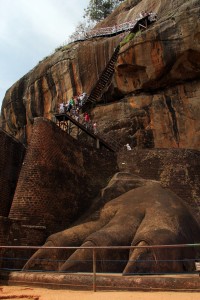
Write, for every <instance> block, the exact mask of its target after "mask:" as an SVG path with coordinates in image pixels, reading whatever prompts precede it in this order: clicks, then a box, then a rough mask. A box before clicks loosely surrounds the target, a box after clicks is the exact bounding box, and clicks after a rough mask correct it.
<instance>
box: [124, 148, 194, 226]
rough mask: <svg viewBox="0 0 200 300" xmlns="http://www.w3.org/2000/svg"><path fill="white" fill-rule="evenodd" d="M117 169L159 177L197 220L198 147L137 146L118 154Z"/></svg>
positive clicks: (147, 176) (145, 176)
mask: <svg viewBox="0 0 200 300" xmlns="http://www.w3.org/2000/svg"><path fill="white" fill-rule="evenodd" d="M118 165H119V168H120V170H122V171H124V170H128V171H131V172H133V173H135V174H137V175H139V176H141V177H142V178H145V179H154V180H159V181H161V184H162V186H163V187H166V188H170V189H171V190H172V191H174V192H175V193H176V194H177V195H178V196H179V197H180V198H182V199H183V200H184V201H185V202H186V203H187V204H189V205H190V207H192V208H193V210H194V212H195V214H196V215H197V218H198V219H199V221H200V186H199V182H200V151H196V150H187V149H137V150H132V151H122V152H121V153H120V154H119V155H118Z"/></svg>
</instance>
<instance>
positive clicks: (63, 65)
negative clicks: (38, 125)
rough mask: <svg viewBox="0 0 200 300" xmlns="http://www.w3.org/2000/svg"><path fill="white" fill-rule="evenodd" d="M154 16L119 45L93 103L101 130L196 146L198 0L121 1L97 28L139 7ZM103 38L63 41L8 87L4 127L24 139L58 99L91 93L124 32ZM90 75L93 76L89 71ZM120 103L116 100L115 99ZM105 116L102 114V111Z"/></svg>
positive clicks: (154, 143)
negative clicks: (98, 101) (100, 99)
mask: <svg viewBox="0 0 200 300" xmlns="http://www.w3.org/2000/svg"><path fill="white" fill-rule="evenodd" d="M151 10H152V11H154V12H156V13H157V14H158V20H157V21H156V22H155V23H154V24H153V25H151V26H150V27H149V28H148V29H147V30H145V31H143V32H141V33H138V34H136V35H135V37H134V38H133V39H132V40H130V41H129V42H127V43H126V44H125V45H124V46H122V47H121V50H120V53H119V57H118V61H117V63H116V68H115V72H114V75H113V80H112V83H111V85H110V87H109V89H108V90H107V92H106V94H105V97H104V99H106V100H107V101H108V102H109V103H110V104H109V106H104V105H101V107H98V108H95V109H94V110H93V111H92V112H91V113H92V116H93V117H95V118H97V119H98V120H99V126H100V130H101V132H102V134H106V135H109V134H110V136H111V135H112V136H113V135H114V134H116V135H117V138H118V139H121V140H122V141H123V142H124V141H125V142H128V141H129V139H130V137H129V136H134V138H135V140H134V144H133V145H137V146H139V147H142V148H146V147H148V148H154V147H155V148H178V147H180V148H191V149H199V148H200V133H199V127H200V124H199V114H200V108H199V100H198V99H199V90H200V83H199V75H200V59H199V57H200V55H199V51H200V42H199V41H200V38H199V37H200V22H199V10H200V7H199V2H198V0H192V1H185V0H176V1H168V0H162V1H161V0H156V1H155V0H154V1H152V0H148V1H146V0H141V1H133V0H132V1H131V0H130V1H125V2H123V3H122V4H121V6H120V7H119V8H118V9H116V10H115V11H114V12H113V13H112V14H111V15H110V16H109V17H108V18H107V19H105V20H104V21H102V22H101V23H100V24H98V25H97V28H98V27H106V26H114V25H115V24H121V23H123V22H127V21H132V20H134V19H135V18H137V17H138V14H139V13H140V12H141V11H151ZM127 34H128V33H125V34H124V33H123V34H120V35H117V36H115V37H104V38H95V39H91V40H87V41H84V42H79V43H74V44H71V45H68V46H65V47H63V48H62V49H60V50H58V51H57V52H56V53H55V54H53V55H52V56H50V57H48V58H46V59H45V60H43V61H42V62H40V63H39V64H38V66H36V67H35V68H34V69H33V70H32V71H30V72H29V73H28V74H26V75H25V76H24V77H23V78H21V79H20V80H19V81H18V82H17V83H16V84H14V85H13V86H12V87H11V88H10V89H9V90H8V92H7V93H6V95H5V98H4V101H3V105H2V126H3V128H4V129H5V130H7V131H9V132H10V133H12V134H14V135H15V136H16V137H17V138H19V139H21V140H22V137H23V136H24V131H25V132H26V134H27V139H28V141H29V140H30V135H31V130H32V129H31V128H32V124H33V119H34V118H35V117H38V116H44V117H46V118H49V119H51V118H52V114H53V113H54V112H55V111H56V109H57V105H58V103H60V102H61V101H66V100H67V99H69V98H70V97H71V96H72V95H75V94H77V93H79V92H82V91H86V92H87V93H88V94H89V93H90V92H91V90H92V88H93V87H94V85H95V83H96V81H97V80H98V78H99V76H100V74H101V73H102V71H103V70H104V68H105V66H106V64H107V63H108V61H109V59H110V57H111V56H112V53H113V51H114V48H115V47H116V46H117V45H118V44H119V42H120V41H121V40H122V39H123V38H124V35H127ZM91 74H92V76H91ZM119 100H120V102H116V101H119ZM102 115H103V118H101V117H102Z"/></svg>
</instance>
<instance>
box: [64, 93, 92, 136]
mask: <svg viewBox="0 0 200 300" xmlns="http://www.w3.org/2000/svg"><path fill="white" fill-rule="evenodd" d="M87 98H88V96H87V94H86V93H85V92H83V93H82V94H78V95H77V96H73V97H72V98H71V99H70V100H68V101H67V103H65V102H62V103H60V104H59V108H58V111H59V113H60V114H69V115H70V116H71V117H72V118H74V119H75V120H76V121H77V122H79V123H80V124H82V125H84V126H85V127H86V129H87V130H89V131H92V132H93V133H94V134H97V133H98V131H97V122H92V120H91V119H90V116H89V114H88V113H87V112H85V113H84V114H83V115H82V114H81V113H80V111H81V108H82V106H83V105H84V104H85V102H86V101H87Z"/></svg>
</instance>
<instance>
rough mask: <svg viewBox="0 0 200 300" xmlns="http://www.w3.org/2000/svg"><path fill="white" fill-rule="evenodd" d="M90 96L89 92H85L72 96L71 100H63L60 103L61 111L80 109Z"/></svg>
mask: <svg viewBox="0 0 200 300" xmlns="http://www.w3.org/2000/svg"><path fill="white" fill-rule="evenodd" d="M87 98H88V96H87V94H86V93H85V92H84V93H82V94H78V95H77V96H72V97H71V99H70V100H68V101H67V103H65V102H62V103H60V104H59V113H60V114H63V113H67V112H69V113H70V112H71V110H73V113H74V110H78V111H79V109H80V108H81V107H82V106H83V105H84V103H85V102H86V100H87Z"/></svg>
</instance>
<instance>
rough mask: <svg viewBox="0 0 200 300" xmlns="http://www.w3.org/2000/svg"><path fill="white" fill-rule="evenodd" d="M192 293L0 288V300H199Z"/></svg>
mask: <svg viewBox="0 0 200 300" xmlns="http://www.w3.org/2000/svg"><path fill="white" fill-rule="evenodd" d="M199 296H200V294H199V293H196V292H193V293H189V292H121V291H118V292H115V291H114V292H113V291H109V292H102V291H101V292H96V293H94V292H90V291H68V290H51V289H45V288H33V287H19V286H0V299H15V300H28V299H29V300H30V299H32V300H66V299H70V300H79V299H80V300H94V299H95V300H110V299H112V300H177V299H181V300H197V299H198V300H199Z"/></svg>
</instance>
